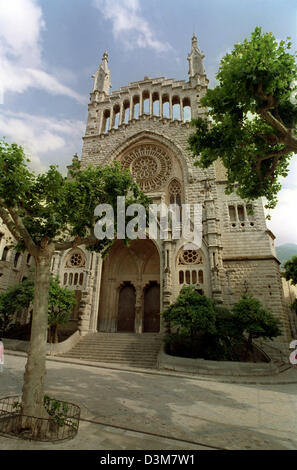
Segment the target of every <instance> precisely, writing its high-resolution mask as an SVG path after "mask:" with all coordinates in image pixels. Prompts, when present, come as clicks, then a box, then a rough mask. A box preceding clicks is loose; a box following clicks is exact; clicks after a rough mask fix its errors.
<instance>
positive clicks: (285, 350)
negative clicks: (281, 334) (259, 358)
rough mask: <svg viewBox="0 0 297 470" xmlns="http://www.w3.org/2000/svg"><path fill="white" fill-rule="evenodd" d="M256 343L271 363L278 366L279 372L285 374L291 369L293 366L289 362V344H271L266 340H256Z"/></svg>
mask: <svg viewBox="0 0 297 470" xmlns="http://www.w3.org/2000/svg"><path fill="white" fill-rule="evenodd" d="M254 343H255V344H256V345H257V346H258V347H259V348H260V349H261V350H262V352H264V353H266V354H267V355H268V357H269V358H270V359H271V361H272V362H273V363H274V364H275V365H277V367H278V368H279V372H285V371H286V370H288V369H291V367H293V366H292V364H290V361H289V355H290V352H291V350H290V349H289V346H288V344H287V343H278V342H276V341H274V342H269V341H265V340H260V339H258V340H254Z"/></svg>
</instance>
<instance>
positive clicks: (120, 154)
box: [0, 35, 292, 341]
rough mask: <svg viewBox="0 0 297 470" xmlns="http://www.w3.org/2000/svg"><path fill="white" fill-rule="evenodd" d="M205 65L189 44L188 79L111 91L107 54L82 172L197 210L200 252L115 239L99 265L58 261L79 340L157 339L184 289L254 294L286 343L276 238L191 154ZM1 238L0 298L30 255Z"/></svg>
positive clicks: (72, 254)
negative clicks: (127, 174) (121, 179)
mask: <svg viewBox="0 0 297 470" xmlns="http://www.w3.org/2000/svg"><path fill="white" fill-rule="evenodd" d="M203 58H204V56H203V54H202V52H201V50H200V48H199V46H198V43H197V38H196V36H195V35H194V36H193V38H192V45H191V51H190V53H189V55H188V58H187V60H188V63H189V64H188V79H187V80H174V79H167V78H164V77H159V78H150V77H148V76H146V77H144V78H143V80H140V81H137V82H132V83H129V84H128V85H126V86H122V87H121V88H120V89H119V90H117V91H113V92H110V87H111V77H110V70H109V66H108V54H107V53H104V55H103V58H102V62H101V64H100V65H99V68H98V70H97V71H96V73H95V74H94V75H93V80H94V82H93V89H92V91H91V93H90V102H89V105H88V121H87V125H86V131H85V135H84V137H83V149H82V156H81V163H82V166H88V165H89V164H93V165H106V164H110V163H112V162H113V161H115V160H116V161H119V162H120V163H121V164H122V166H123V167H124V168H127V169H129V170H130V171H131V173H132V175H133V176H134V178H135V180H136V181H137V182H138V183H139V185H140V187H141V188H142V189H143V191H144V192H145V193H146V194H147V195H148V196H149V197H150V198H151V199H152V201H153V202H154V203H158V204H159V203H160V202H163V203H165V204H170V203H176V204H178V205H181V204H184V203H187V204H194V203H201V204H202V208H203V209H202V210H203V213H202V215H203V217H202V223H203V237H202V246H201V248H200V249H185V248H184V240H183V239H179V240H177V239H173V238H172V237H171V238H170V236H169V237H168V239H166V240H163V239H162V240H161V239H158V240H151V239H149V238H147V239H142V240H134V241H132V242H131V244H130V246H129V247H128V248H127V247H125V246H124V245H123V243H122V242H121V240H117V241H116V242H115V243H114V245H113V247H112V249H111V251H110V253H109V255H108V256H107V257H106V258H105V259H104V260H103V259H102V258H101V256H100V255H99V254H97V253H90V252H88V251H87V250H85V249H84V248H83V247H80V248H75V249H73V250H69V251H67V252H64V253H61V254H60V253H56V254H55V257H54V258H53V263H52V273H53V274H54V275H59V277H60V280H61V283H62V284H63V285H64V286H67V287H69V288H71V289H74V290H75V292H76V296H77V300H78V307H77V308H76V309H75V310H74V311H73V315H72V319H71V324H72V327H73V330H76V329H77V328H78V329H79V330H80V333H81V335H86V334H88V333H91V332H93V333H94V332H97V331H98V332H107V333H108V332H109V333H111V332H113V333H114V332H135V333H140V334H142V333H146V332H154V333H158V332H162V331H163V329H164V327H163V325H162V317H160V312H162V310H163V309H164V308H165V307H166V306H168V305H169V304H170V303H171V302H173V301H174V300H175V299H176V297H177V295H178V294H179V292H180V290H181V288H182V287H183V286H184V285H194V286H196V288H197V290H198V291H199V292H201V293H204V294H205V295H207V296H209V297H211V298H213V299H214V300H216V301H218V302H220V303H222V304H223V305H224V306H226V307H227V308H230V307H232V305H233V304H234V303H235V302H237V301H238V300H239V299H240V297H241V296H242V295H243V294H244V293H250V294H253V295H254V296H255V297H257V298H258V299H259V300H261V302H262V303H263V304H264V306H265V307H266V308H267V309H268V310H270V311H271V312H272V313H273V314H274V315H275V316H277V317H279V318H280V319H281V321H282V333H283V341H289V340H290V339H291V338H292V327H291V322H290V318H289V310H288V306H287V305H286V302H285V298H284V293H283V289H282V280H281V276H280V269H279V264H280V263H279V261H278V260H277V258H276V253H275V249H274V238H275V237H274V235H273V234H272V233H271V231H270V230H268V229H267V227H266V222H265V215H264V209H263V204H262V201H261V200H257V201H254V202H253V203H252V208H253V211H252V212H253V215H250V212H251V211H250V207H248V203H247V202H246V201H244V200H241V199H240V198H239V197H238V196H237V195H236V194H231V195H226V194H225V187H226V174H225V171H224V168H223V166H222V165H221V164H220V162H216V163H215V164H214V165H213V166H211V167H210V168H209V169H207V170H202V169H200V168H197V167H195V166H194V160H193V158H192V157H191V153H190V151H189V149H188V138H189V136H190V135H191V134H192V133H193V131H194V129H193V127H191V125H190V120H191V119H192V118H197V117H198V116H203V115H205V109H204V108H203V107H202V106H201V105H200V99H201V97H203V96H204V94H205V93H206V90H207V87H208V79H207V76H206V73H205V69H204V65H203ZM74 158H78V157H77V156H75V157H74ZM69 168H71V166H69ZM4 232H5V230H4V231H3V236H2V241H1V245H0V257H1V256H2V262H1V263H2V266H1V269H2V274H4V275H3V276H2V278H1V277H0V283H2V284H1V285H0V288H2V289H3V288H5V287H6V286H7V285H8V284H11V283H12V282H11V280H10V282H9V281H7V276H8V273H10V276H12V277H13V279H15V278H16V276H17V275H16V273H17V271H18V272H19V277H20V279H19V281H20V280H21V277H22V276H24V275H27V274H26V272H27V271H26V270H27V269H29V265H30V259H28V256H27V255H26V254H24V255H21V256H22V260H19V259H17V260H15V257H14V254H13V253H8V249H7V247H6V241H5V239H6V238H5V237H6V235H7V234H5V233H4ZM5 250H6V251H5ZM9 255H10V256H11V259H9ZM18 263H19V264H18ZM12 277H11V279H12Z"/></svg>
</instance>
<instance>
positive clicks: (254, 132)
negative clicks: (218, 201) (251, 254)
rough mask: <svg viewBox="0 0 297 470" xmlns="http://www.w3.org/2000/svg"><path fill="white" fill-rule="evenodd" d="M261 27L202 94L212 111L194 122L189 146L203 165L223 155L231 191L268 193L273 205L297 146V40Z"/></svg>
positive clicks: (236, 50)
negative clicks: (295, 43)
mask: <svg viewBox="0 0 297 470" xmlns="http://www.w3.org/2000/svg"><path fill="white" fill-rule="evenodd" d="M289 39H290V38H288V39H287V40H286V41H280V42H279V43H278V42H277V41H276V39H275V37H274V36H273V35H272V34H271V33H265V34H263V33H262V31H261V28H259V27H257V28H256V29H255V31H254V32H253V33H252V35H251V38H250V39H249V40H248V39H245V40H244V41H243V43H241V44H236V45H235V46H234V49H233V51H232V52H231V53H228V54H226V55H225V56H224V58H223V59H222V61H221V64H220V68H219V71H218V73H217V77H216V78H217V80H218V85H217V86H216V87H215V88H214V89H213V90H210V89H209V90H208V91H207V93H206V95H205V96H204V97H203V98H202V99H201V103H202V105H203V106H205V107H207V108H208V112H207V116H206V117H205V118H204V119H202V118H199V119H196V120H194V121H193V125H194V126H195V127H196V132H195V134H193V135H192V136H191V137H190V138H189V146H190V149H191V150H192V153H193V156H194V158H195V159H196V164H197V166H200V167H202V168H207V167H209V166H210V165H211V164H212V163H213V162H214V161H215V160H217V159H218V158H220V159H221V161H222V162H223V164H224V166H225V168H226V170H227V177H228V185H227V188H226V191H227V192H228V193H231V192H233V191H236V192H237V193H238V194H239V196H240V197H242V198H247V199H250V200H253V199H257V198H259V197H261V196H264V197H266V199H267V207H268V208H273V207H275V205H276V202H277V193H278V191H279V190H280V189H281V185H280V183H279V181H278V177H279V176H286V175H287V172H288V164H289V161H290V158H291V157H292V155H293V152H296V151H297V135H296V123H297V106H296V104H297V100H296V93H297V64H296V61H295V56H296V54H291V53H290V52H289V50H290V49H291V43H290V41H289ZM198 156H199V157H198Z"/></svg>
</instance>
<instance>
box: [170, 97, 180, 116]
mask: <svg viewBox="0 0 297 470" xmlns="http://www.w3.org/2000/svg"><path fill="white" fill-rule="evenodd" d="M172 118H173V119H177V120H178V121H180V120H181V108H180V98H179V96H173V98H172Z"/></svg>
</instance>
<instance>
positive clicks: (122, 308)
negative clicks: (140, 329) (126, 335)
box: [117, 284, 136, 332]
mask: <svg viewBox="0 0 297 470" xmlns="http://www.w3.org/2000/svg"><path fill="white" fill-rule="evenodd" d="M135 302H136V293H135V288H134V287H133V286H132V285H131V284H126V285H124V286H122V287H121V289H120V292H119V305H118V323H117V331H130V332H134V324H135Z"/></svg>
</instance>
